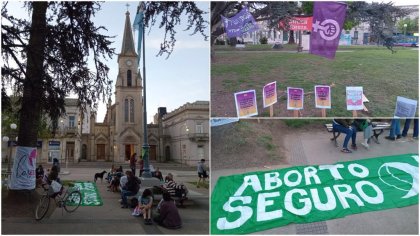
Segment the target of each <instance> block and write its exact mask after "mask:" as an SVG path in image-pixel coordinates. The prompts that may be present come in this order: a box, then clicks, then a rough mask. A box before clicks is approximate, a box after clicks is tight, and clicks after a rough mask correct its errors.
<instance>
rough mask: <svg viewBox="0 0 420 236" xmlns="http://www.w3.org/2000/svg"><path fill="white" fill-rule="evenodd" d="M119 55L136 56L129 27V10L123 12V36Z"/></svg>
mask: <svg viewBox="0 0 420 236" xmlns="http://www.w3.org/2000/svg"><path fill="white" fill-rule="evenodd" d="M121 55H129V56H137V53H136V50H135V49H134V40H133V33H132V29H131V21H130V12H128V11H127V12H126V13H125V27H124V36H123V42H122V47H121Z"/></svg>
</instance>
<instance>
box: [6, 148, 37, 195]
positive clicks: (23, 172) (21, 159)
mask: <svg viewBox="0 0 420 236" xmlns="http://www.w3.org/2000/svg"><path fill="white" fill-rule="evenodd" d="M35 169H36V147H21V146H17V148H16V156H15V158H14V159H13V169H12V175H11V179H10V182H9V188H10V189H13V190H23V189H27V190H32V189H35V178H36V176H35Z"/></svg>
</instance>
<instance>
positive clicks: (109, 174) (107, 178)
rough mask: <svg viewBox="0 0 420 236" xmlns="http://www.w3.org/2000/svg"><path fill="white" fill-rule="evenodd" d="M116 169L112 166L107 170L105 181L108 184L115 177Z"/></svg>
mask: <svg viewBox="0 0 420 236" xmlns="http://www.w3.org/2000/svg"><path fill="white" fill-rule="evenodd" d="M116 170H117V169H116V168H115V166H114V165H112V166H111V169H110V170H109V172H108V174H107V176H106V181H108V183H111V180H112V177H113V176H114V175H115V173H116Z"/></svg>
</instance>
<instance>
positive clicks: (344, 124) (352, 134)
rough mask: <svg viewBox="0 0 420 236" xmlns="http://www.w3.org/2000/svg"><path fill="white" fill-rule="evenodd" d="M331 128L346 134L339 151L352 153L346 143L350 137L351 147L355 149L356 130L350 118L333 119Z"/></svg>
mask: <svg viewBox="0 0 420 236" xmlns="http://www.w3.org/2000/svg"><path fill="white" fill-rule="evenodd" d="M333 130H334V131H337V132H340V133H345V134H346V137H345V138H344V142H343V148H342V149H341V152H343V153H352V151H350V150H349V149H348V148H347V145H348V143H349V140H350V138H351V148H352V149H353V150H357V145H356V133H357V130H356V127H355V126H354V124H353V122H352V121H351V120H348V119H333Z"/></svg>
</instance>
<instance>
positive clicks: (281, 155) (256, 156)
mask: <svg viewBox="0 0 420 236" xmlns="http://www.w3.org/2000/svg"><path fill="white" fill-rule="evenodd" d="M288 130H289V128H287V126H286V125H285V124H284V123H283V121H280V120H266V119H261V120H240V121H239V122H235V123H231V124H227V125H223V126H218V127H213V128H212V130H211V151H212V164H211V168H212V169H213V170H217V169H231V168H236V169H237V168H248V167H263V166H265V165H280V164H287V160H286V155H285V153H286V150H285V148H284V144H283V143H284V138H283V137H284V136H285V135H286V134H287V132H289V131H288Z"/></svg>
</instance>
